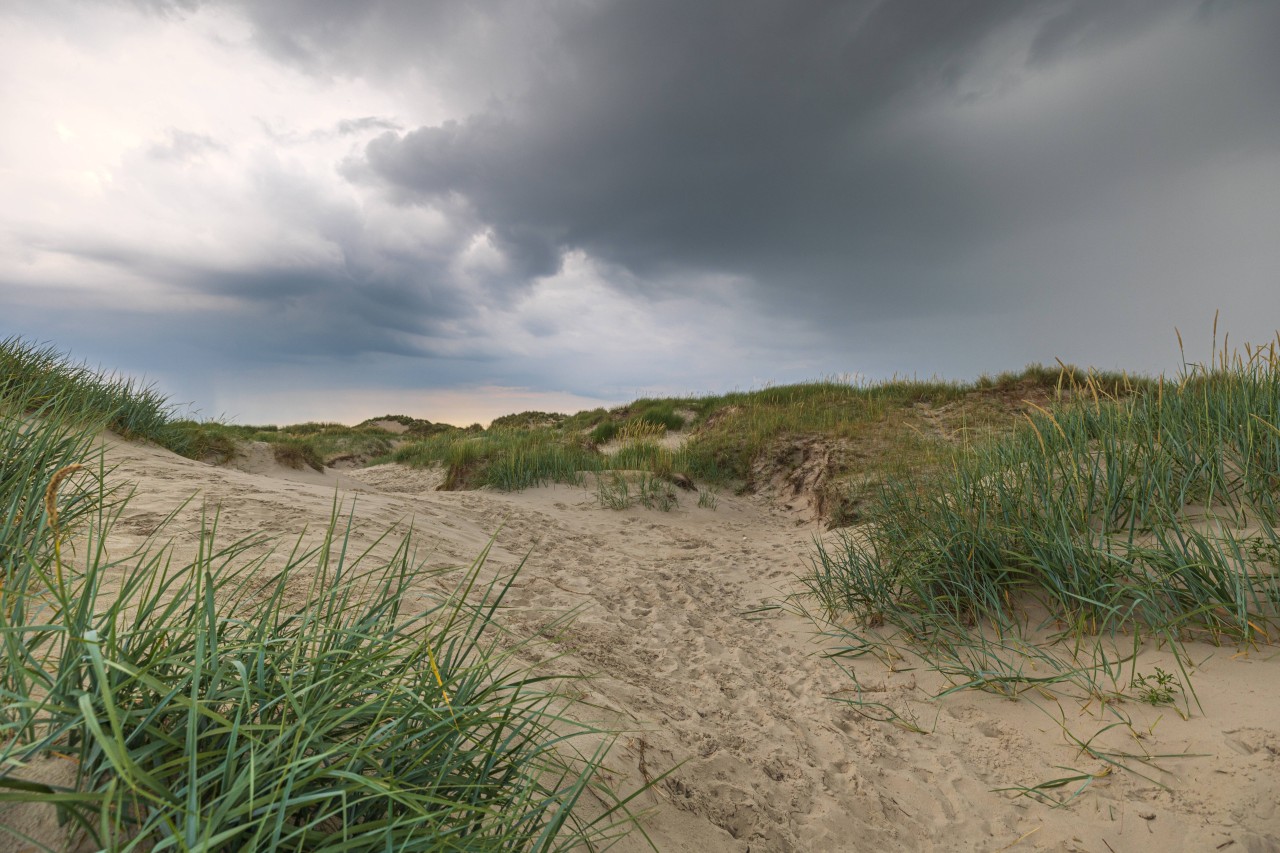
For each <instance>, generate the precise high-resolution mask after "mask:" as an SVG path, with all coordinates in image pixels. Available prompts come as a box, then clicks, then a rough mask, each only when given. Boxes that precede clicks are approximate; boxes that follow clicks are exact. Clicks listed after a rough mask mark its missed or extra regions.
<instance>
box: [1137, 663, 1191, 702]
mask: <svg viewBox="0 0 1280 853" xmlns="http://www.w3.org/2000/svg"><path fill="white" fill-rule="evenodd" d="M1129 687H1130V688H1132V689H1134V690H1136V691H1138V698H1139V699H1140V700H1142V701H1143V702H1146V703H1147V704H1148V705H1172V704H1173V703H1174V702H1175V701H1176V700H1177V697H1178V696H1179V695H1180V694H1181V693H1182V684H1181V682H1179V681H1178V679H1177V678H1176V677H1175V676H1174V675H1173V674H1172V673H1168V672H1165V671H1164V670H1163V669H1161V668H1160V667H1158V666H1157V667H1156V668H1155V672H1154V673H1153V674H1151V675H1135V676H1134V678H1133V680H1132V681H1130V682H1129Z"/></svg>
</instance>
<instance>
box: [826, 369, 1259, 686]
mask: <svg viewBox="0 0 1280 853" xmlns="http://www.w3.org/2000/svg"><path fill="white" fill-rule="evenodd" d="M1065 372H1066V371H1065V369H1064V373H1065ZM1064 381H1065V382H1066V383H1067V384H1068V385H1071V386H1072V393H1071V394H1069V395H1066V396H1065V397H1064V398H1063V401H1062V402H1061V403H1060V404H1058V405H1056V406H1054V407H1051V408H1039V409H1038V410H1037V411H1035V412H1034V413H1032V414H1029V415H1027V416H1026V418H1025V421H1024V425H1023V426H1022V428H1020V429H1018V430H1017V431H1016V432H1015V433H1013V434H1012V435H1010V436H1008V437H1006V438H1004V439H1002V440H998V441H995V442H993V443H990V444H980V445H977V446H973V447H969V448H967V449H962V450H960V451H959V452H958V453H957V455H956V456H955V458H954V460H953V462H952V464H951V465H950V466H948V467H945V468H943V469H940V470H937V469H935V470H933V471H931V472H927V473H918V474H916V475H909V476H905V477H903V478H901V479H898V480H895V481H890V482H886V483H884V484H883V485H882V486H881V487H880V489H879V491H878V493H877V494H876V496H875V498H874V500H873V502H872V505H871V506H870V508H869V509H868V511H867V522H868V523H867V524H866V525H865V526H864V527H863V528H861V529H860V530H859V531H857V532H856V533H851V534H845V535H843V536H840V537H837V539H836V541H835V543H834V544H833V545H820V546H819V547H818V549H817V553H816V556H815V560H814V564H813V570H812V571H811V573H810V574H809V575H808V577H807V578H806V582H807V584H808V586H809V589H810V591H811V593H812V595H813V596H815V597H816V599H817V601H818V602H819V603H820V604H821V606H822V608H823V609H824V610H825V611H826V612H827V613H828V614H832V615H835V614H846V613H853V614H858V615H860V616H861V617H863V619H864V620H865V622H866V623H867V624H868V625H869V626H872V627H875V626H878V625H881V624H887V625H889V626H892V627H893V628H895V629H897V631H898V632H899V636H900V637H902V638H905V639H906V640H907V641H908V643H909V644H910V645H911V647H912V648H913V650H914V651H915V652H916V653H918V654H920V655H921V656H923V657H925V659H926V660H928V661H930V662H931V663H932V664H933V665H934V666H935V668H937V669H939V671H942V672H944V673H947V674H949V675H950V676H951V677H953V678H954V679H955V683H956V684H957V685H958V686H963V687H982V688H984V689H994V690H996V691H997V692H1002V693H1005V694H1007V695H1017V694H1018V693H1020V692H1021V691H1023V690H1027V689H1039V688H1041V687H1043V686H1044V685H1045V684H1048V683H1060V682H1061V683H1065V682H1072V683H1076V684H1079V685H1082V686H1084V687H1085V688H1086V690H1087V691H1089V692H1090V693H1094V694H1099V695H1101V694H1112V695H1114V694H1117V693H1122V692H1123V690H1124V688H1125V686H1126V681H1125V679H1123V678H1122V677H1121V676H1120V674H1119V671H1118V669H1117V667H1116V665H1115V662H1116V660H1117V658H1116V657H1115V656H1114V655H1113V654H1110V653H1108V652H1107V651H1106V650H1105V649H1104V648H1103V646H1102V645H1101V644H1100V643H1099V642H1093V641H1086V640H1084V638H1087V637H1104V636H1105V637H1111V638H1116V637H1119V636H1128V637H1131V638H1132V643H1133V644H1134V647H1135V648H1136V647H1137V645H1138V644H1140V642H1141V638H1142V637H1154V638H1157V639H1160V640H1162V641H1165V642H1168V643H1169V644H1170V646H1171V647H1172V648H1173V649H1175V652H1176V650H1177V649H1179V648H1180V643H1181V642H1182V641H1183V640H1185V639H1187V638H1189V637H1201V638H1205V639H1209V640H1213V641H1217V642H1224V641H1225V642H1233V643H1240V644H1250V643H1255V642H1266V641H1269V640H1271V639H1273V638H1274V637H1275V636H1276V632H1277V629H1278V628H1280V578H1278V576H1277V572H1276V570H1275V566H1274V565H1269V564H1265V563H1262V562H1260V561H1259V560H1257V559H1256V557H1257V556H1258V555H1263V554H1268V555H1269V554H1271V553H1273V551H1272V546H1273V544H1274V543H1276V542H1277V541H1280V534H1278V533H1277V529H1276V525H1277V521H1278V519H1280V512H1278V505H1277V498H1278V497H1280V475H1278V474H1277V471H1280V429H1277V428H1276V426H1275V425H1276V424H1277V423H1280V354H1278V351H1277V347H1276V345H1275V344H1273V345H1271V346H1269V347H1265V348H1262V349H1259V350H1253V349H1249V350H1247V352H1246V355H1245V356H1243V357H1241V356H1239V355H1234V356H1233V355H1229V354H1228V353H1227V352H1225V350H1224V351H1223V352H1222V353H1221V354H1220V355H1216V356H1215V361H1214V362H1213V363H1212V364H1211V365H1210V366H1209V367H1208V368H1202V367H1196V368H1193V369H1190V370H1188V371H1186V372H1185V373H1184V374H1183V375H1181V376H1180V377H1178V378H1177V380H1175V381H1171V382H1164V383H1157V384H1156V389H1155V393H1145V394H1126V395H1124V396H1119V397H1117V396H1115V395H1112V394H1110V393H1109V385H1108V380H1105V379H1104V381H1101V382H1094V381H1093V377H1092V376H1091V375H1085V376H1083V377H1075V378H1074V379H1073V378H1072V377H1070V376H1067V377H1065V378H1064ZM1276 553H1280V551H1277V552H1276ZM1029 605H1034V607H1029ZM1038 608H1043V611H1044V612H1046V613H1047V614H1048V617H1047V620H1046V623H1045V624H1048V625H1056V626H1057V627H1058V631H1059V633H1060V634H1061V635H1062V636H1064V637H1069V638H1075V639H1074V640H1073V641H1072V642H1071V643H1068V644H1066V645H1065V646H1061V647H1059V652H1050V651H1049V650H1047V649H1046V648H1042V647H1036V646H1034V645H1032V644H1030V643H1029V642H1028V641H1024V640H1021V639H1018V638H1020V637H1022V636H1023V634H1024V632H1023V627H1024V625H1025V623H1026V619H1027V617H1028V614H1029V613H1030V612H1031V611H1032V610H1035V609H1038ZM849 637H850V639H849V643H850V645H849V646H848V648H851V649H852V648H856V649H859V650H860V653H862V652H868V651H872V650H874V649H877V648H879V649H883V648H884V645H883V642H882V641H881V640H879V639H877V638H876V637H875V636H874V635H870V634H864V633H857V632H854V633H851V634H850V635H849ZM1125 659H1132V656H1129V657H1128V658H1125ZM1028 661H1035V662H1036V665H1035V667H1028V666H1027V663H1026V662H1028ZM1032 669H1034V670H1036V674H1033V673H1032V672H1031V670H1032ZM1046 672H1048V673H1050V675H1045V673H1046ZM1099 673H1103V674H1104V675H1105V679H1104V680H1105V681H1107V682H1110V684H1111V685H1112V686H1111V687H1110V688H1107V689H1103V688H1102V687H1100V685H1099V681H1098V675H1099ZM1183 675H1184V678H1185V671H1184V672H1183ZM1046 679H1047V680H1046Z"/></svg>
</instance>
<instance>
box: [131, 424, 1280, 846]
mask: <svg viewBox="0 0 1280 853" xmlns="http://www.w3.org/2000/svg"><path fill="white" fill-rule="evenodd" d="M106 456H107V464H108V466H114V470H113V471H112V473H111V474H110V476H111V478H112V480H113V481H114V482H129V483H132V484H134V486H135V487H136V493H135V495H134V497H133V500H132V502H131V503H130V505H129V506H128V508H127V510H126V511H125V512H124V515H123V517H122V519H121V523H120V524H119V525H118V526H117V530H116V538H115V540H114V541H113V542H112V543H111V545H112V547H115V548H118V549H120V551H121V552H122V553H123V552H124V551H125V550H126V549H128V548H132V547H135V546H137V545H139V544H141V543H142V542H143V541H144V540H145V539H146V537H148V536H150V535H151V534H152V533H153V532H154V531H155V530H156V528H157V526H158V525H159V524H160V522H161V521H162V520H163V519H164V518H165V517H166V516H167V515H168V514H169V513H170V512H172V511H173V510H174V509H175V508H176V507H177V506H179V505H180V504H181V503H182V502H183V501H186V500H190V502H189V503H188V504H187V505H186V507H185V509H183V510H182V511H181V512H180V513H179V514H178V517H177V518H176V519H175V520H174V522H173V524H172V526H171V528H169V531H170V533H171V534H172V535H173V536H174V537H175V548H176V549H177V550H179V551H182V550H183V549H192V548H193V547H194V545H193V543H194V542H195V541H196V538H197V537H196V534H197V533H198V530H199V524H200V521H199V516H200V513H201V511H202V508H204V509H205V510H206V511H207V509H208V508H211V507H214V506H219V507H221V517H220V522H219V524H220V533H219V536H220V538H221V539H223V541H229V540H230V539H231V538H236V537H240V536H248V535H254V534H259V533H265V534H270V535H275V536H280V537H283V538H285V539H286V540H292V539H293V538H295V537H296V536H298V535H299V533H300V532H301V531H302V530H303V529H304V528H307V529H310V530H312V531H318V530H320V529H322V528H323V526H324V525H325V524H326V523H327V521H328V520H329V518H330V514H331V511H332V509H333V506H334V502H335V499H337V500H338V501H339V502H340V503H341V504H343V505H344V506H345V507H346V508H347V509H348V510H351V508H352V506H354V509H353V510H351V511H353V513H354V518H355V520H356V523H355V527H354V533H353V540H354V541H355V542H356V543H357V544H358V545H368V544H370V543H373V542H375V541H376V540H377V538H378V537H379V536H381V535H382V534H383V533H384V532H386V531H387V530H388V529H392V528H394V529H395V530H396V531H399V532H403V531H406V530H407V529H408V528H409V526H410V525H412V527H413V528H414V530H415V531H416V537H417V541H418V542H419V546H420V552H419V555H420V556H421V557H422V558H424V559H425V560H427V561H428V562H429V563H433V564H442V565H447V564H465V563H467V562H469V561H470V560H471V559H472V558H473V557H475V556H476V555H477V554H478V553H479V552H480V551H481V549H483V547H484V546H485V544H486V543H487V542H488V541H489V538H490V537H491V536H493V535H495V534H496V544H495V546H494V549H493V552H492V555H491V565H493V566H494V567H498V568H510V567H513V566H514V565H516V564H517V563H518V562H519V561H520V560H522V559H524V558H525V557H526V556H527V563H526V566H525V569H524V572H523V574H522V575H521V577H520V579H519V580H518V581H517V584H516V589H515V590H514V592H513V598H512V600H511V604H512V607H511V609H510V612H508V613H507V614H506V618H505V620H504V624H506V625H507V626H508V627H510V628H511V629H513V630H514V631H516V632H517V633H523V634H535V633H541V634H543V635H544V636H546V637H547V638H548V642H547V644H546V645H543V646H541V647H540V648H541V650H542V652H544V653H545V654H546V655H547V656H548V657H552V656H557V655H558V656H557V657H555V659H554V660H553V661H551V662H550V663H549V664H548V666H551V667H553V668H554V669H555V671H557V672H563V673H567V674H589V675H592V676H593V679H592V680H590V681H589V682H586V683H585V688H584V689H585V690H586V694H587V695H586V696H585V697H584V698H586V700H587V702H588V703H591V704H590V705H585V706H583V707H582V708H580V709H579V711H578V713H580V714H596V715H598V716H597V717H595V719H601V720H603V721H605V722H607V723H609V724H611V725H614V726H617V727H619V728H621V729H624V730H625V731H624V732H623V734H622V735H621V736H620V738H619V740H618V743H617V746H616V747H615V749H614V751H613V753H612V754H611V756H610V758H609V760H608V762H607V766H608V767H609V768H610V773H611V778H612V781H613V782H614V783H615V784H616V785H617V786H618V787H619V789H621V790H624V791H625V790H630V789H632V788H633V787H634V786H635V785H637V784H640V783H641V782H642V781H643V780H645V779H652V778H655V777H657V776H658V775H660V774H663V773H667V774H668V775H667V776H666V777H665V778H664V779H663V780H662V781H660V782H659V783H658V784H656V785H655V786H654V787H653V788H652V789H651V790H650V791H649V792H647V793H645V794H644V795H642V796H641V797H640V799H639V804H640V806H642V807H644V808H647V809H648V810H649V811H648V813H647V815H646V816H645V818H644V820H643V826H644V828H645V830H646V831H647V833H648V834H649V837H650V838H651V839H652V840H653V842H654V844H656V846H657V847H658V849H660V850H665V851H697V852H698V853H713V851H747V850H752V851H766V850H855V851H856V850H939V851H942V850H948V851H949V850H989V851H996V850H1005V849H1010V850H1054V851H1058V850H1060V851H1097V853H1105V851H1107V850H1112V851H1117V853H1118V851H1131V850H1163V851H1173V850H1214V849H1223V850H1240V851H1246V850H1247V851H1264V850H1277V849H1280V809H1278V808H1277V799H1278V797H1277V794H1278V793H1280V782H1278V781H1277V779H1278V778H1280V777H1278V772H1280V766H1278V760H1280V759H1278V756H1280V715H1277V713H1276V702H1275V697H1276V696H1277V695H1280V692H1278V690H1277V688H1278V687H1280V684H1277V677H1276V675H1277V673H1276V667H1275V665H1274V662H1273V661H1272V662H1270V663H1269V662H1268V660H1267V659H1268V658H1272V657H1274V654H1275V653H1274V650H1271V649H1263V650H1261V651H1258V652H1255V653H1253V654H1247V655H1236V654H1233V651H1234V650H1231V649H1219V648H1212V647H1208V646H1205V647H1199V646H1193V647H1192V650H1193V653H1194V655H1195V657H1196V660H1197V661H1204V663H1203V665H1202V666H1200V667H1199V668H1198V670H1197V671H1196V673H1195V686H1196V689H1197V690H1198V692H1199V695H1200V698H1201V700H1202V702H1203V707H1204V714H1203V715H1201V714H1198V713H1197V714H1195V715H1193V716H1192V718H1191V719H1189V720H1182V719H1180V718H1179V716H1178V715H1177V714H1176V713H1174V712H1173V711H1172V710H1170V709H1168V708H1163V709H1157V708H1152V707H1149V706H1145V705H1142V704H1141V703H1137V702H1130V703H1127V704H1126V705H1125V706H1124V711H1125V713H1126V714H1128V715H1130V716H1131V717H1132V718H1133V720H1134V722H1135V726H1134V730H1136V731H1140V732H1141V741H1140V742H1139V741H1138V740H1136V739H1135V735H1134V730H1129V729H1113V730H1112V731H1110V732H1107V733H1106V734H1105V735H1103V738H1105V739H1106V740H1107V742H1108V743H1113V744H1114V746H1115V747H1116V748H1117V749H1119V750H1123V751H1126V752H1131V753H1137V752H1144V751H1145V752H1146V753H1150V754H1179V755H1186V756H1187V757H1181V758H1168V759H1162V760H1159V761H1157V762H1155V764H1154V766H1146V765H1144V766H1143V767H1142V769H1143V772H1144V773H1146V774H1147V775H1148V776H1150V777H1151V780H1148V779H1144V778H1141V777H1139V776H1137V775H1134V774H1132V773H1127V772H1115V773H1112V774H1111V775H1109V776H1107V777H1104V778H1099V779H1097V780H1096V781H1094V782H1093V783H1092V784H1091V785H1090V786H1089V787H1088V789H1087V790H1086V791H1085V792H1084V793H1083V794H1082V795H1081V796H1080V797H1078V798H1076V799H1075V800H1074V801H1073V802H1072V803H1071V805H1070V806H1069V807H1068V808H1062V809H1053V808H1050V807H1048V806H1045V805H1043V804H1040V803H1036V802H1033V801H1032V800H1030V799H1028V798H1026V797H1015V796H1014V795H1013V794H1011V793H1009V792H997V791H996V790H995V789H999V788H1007V787H1010V786H1015V785H1034V784H1036V783H1039V782H1043V781H1046V780H1050V779H1054V778H1060V777H1063V776H1066V775H1070V774H1069V772H1068V771H1064V770H1062V769H1060V768H1063V767H1066V768H1075V769H1078V770H1079V771H1083V772H1100V771H1102V770H1104V769H1105V767H1104V766H1100V765H1099V763H1098V762H1096V761H1092V760H1090V759H1088V758H1086V757H1083V756H1081V755H1080V754H1079V753H1078V752H1077V750H1076V749H1075V748H1073V747H1072V746H1071V745H1070V744H1069V743H1068V742H1067V740H1066V739H1065V738H1064V736H1063V729H1062V725H1061V724H1060V722H1059V721H1056V720H1055V715H1057V714H1059V713H1061V714H1062V715H1063V717H1062V720H1061V723H1062V724H1065V725H1066V726H1067V728H1068V729H1069V730H1070V731H1072V732H1074V733H1076V734H1077V735H1079V736H1083V737H1088V736H1089V735H1091V734H1093V733H1094V732H1096V731H1098V730H1100V729H1102V728H1103V727H1104V726H1106V725H1108V724H1109V723H1110V722H1112V721H1113V719H1112V718H1109V717H1107V716H1105V715H1100V713H1099V710H1098V708H1097V707H1096V706H1092V707H1082V706H1081V704H1080V703H1078V702H1074V701H1072V700H1069V699H1064V700H1063V701H1062V702H1061V704H1060V705H1059V704H1057V703H1049V702H1045V701H1041V702H1040V703H1039V705H1037V704H1033V703H1032V702H1030V701H1022V702H1011V701H1008V700H1003V699H999V698H997V697H994V696H990V695H986V694H981V693H975V692H972V691H970V692H966V693H960V694H956V695H952V696H949V697H946V698H945V699H942V700H939V701H929V700H928V699H927V697H928V695H929V694H930V693H931V692H934V691H936V690H938V689H940V687H941V686H942V685H943V682H941V680H940V679H939V678H938V676H936V675H935V674H932V673H929V672H926V671H899V672H892V671H889V670H888V669H887V668H886V667H884V666H883V665H881V664H879V663H876V662H875V661H859V662H857V663H856V666H857V672H858V675H859V679H860V681H861V683H862V684H863V686H864V688H865V689H866V690H867V691H869V695H872V696H873V698H875V700H876V701H879V702H884V703H886V704H889V705H892V706H893V707H895V709H898V710H900V711H903V712H906V713H914V714H915V716H916V718H917V719H918V720H919V721H920V724H921V726H922V727H923V728H925V729H926V730H929V731H930V732H931V733H929V734H919V733H915V732H910V731H905V730H903V729H901V728H897V727H895V726H893V725H890V724H887V723H883V722H877V721H873V720H869V719H866V718H865V717H863V716H861V715H860V714H859V713H857V712H856V710H855V709H853V708H851V707H850V706H848V705H846V704H842V703H840V702H838V701H834V700H833V698H832V697H840V696H842V695H848V694H847V691H848V690H849V688H850V687H851V685H852V682H851V681H850V680H849V679H848V678H846V677H845V676H844V675H843V674H842V673H841V671H840V669H839V668H838V667H837V666H836V665H835V664H833V663H832V662H831V661H829V660H826V659H824V658H823V657H822V654H821V653H822V651H823V650H824V645H823V642H822V641H821V640H820V639H819V638H818V637H817V635H816V634H815V630H814V626H813V625H812V623H810V622H809V621H808V620H806V619H805V618H803V617H801V616H799V615H796V614H795V613H792V612H789V611H788V610H786V609H769V610H760V608H761V607H762V605H766V604H768V603H770V602H776V601H779V600H781V599H783V598H784V597H785V596H786V595H788V594H789V593H791V592H794V591H795V588H796V587H795V581H794V576H795V575H796V574H797V573H798V572H801V571H803V570H804V569H805V566H806V563H805V560H806V555H807V554H808V553H809V551H810V549H811V548H812V544H813V540H814V537H815V536H821V535H823V531H822V528H821V527H820V526H819V525H817V524H816V523H814V522H813V521H812V520H811V519H810V518H808V516H806V515H802V514H798V512H796V511H791V510H787V509H785V508H783V507H781V506H779V505H776V504H773V503H770V502H769V501H768V500H767V499H766V498H762V497H753V496H745V497H744V496H735V495H732V494H723V495H721V497H720V500H719V505H718V507H717V508H716V509H714V510H712V509H706V508H699V507H697V506H696V505H694V504H695V503H696V500H688V499H685V500H683V501H682V504H681V506H680V508H678V509H676V510H674V511H672V512H668V513H662V512H657V511H652V510H644V509H640V508H635V509H631V510H625V511H614V510H609V509H604V508H601V507H599V506H598V505H597V504H596V501H595V498H594V494H593V493H592V492H591V491H588V490H586V489H578V488H572V487H563V486H561V487H555V488H544V489H536V490H531V491H527V492H524V493H520V494H503V493H495V492H488V491H480V492H438V491H435V487H436V486H437V485H438V484H439V482H440V477H439V475H438V474H437V473H434V472H431V471H420V470H411V469H408V468H403V467H400V466H395V465H389V466H379V467H374V468H368V469H357V470H349V471H343V472H340V473H339V472H334V471H326V472H324V473H316V472H310V471H307V472H301V471H292V470H289V469H285V468H281V467H279V466H277V465H275V464H274V463H273V462H271V460H269V459H262V460H257V461H256V462H253V464H241V465H240V466H239V467H241V468H244V469H246V470H236V469H234V468H227V467H214V466H211V465H207V464H203V463H199V462H193V461H190V460H187V459H183V458H180V457H178V456H175V455H173V454H170V453H168V452H166V451H163V450H159V449H156V448H153V447H149V446H144V445H139V444H131V443H127V442H123V441H119V440H116V439H114V438H109V439H108V440H107V442H106ZM569 610H576V611H577V617H576V619H575V620H574V621H573V622H572V623H571V624H570V625H569V627H568V628H565V629H563V630H561V629H558V628H557V629H554V630H552V629H550V628H549V626H551V625H552V624H553V623H554V622H555V620H557V619H558V618H559V617H560V616H562V615H563V614H564V613H565V612H566V611H569ZM1152 654H1153V655H1154V656H1153V657H1151V658H1150V660H1152V661H1156V662H1159V661H1161V660H1164V658H1161V657H1159V654H1158V653H1152ZM842 691H845V692H844V693H842ZM1157 783H1158V784H1157ZM620 849H624V850H628V851H629V850H639V849H645V845H644V843H643V839H641V838H639V836H634V837H632V838H629V839H627V840H626V841H625V842H623V844H622V845H621V848H620Z"/></svg>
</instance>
